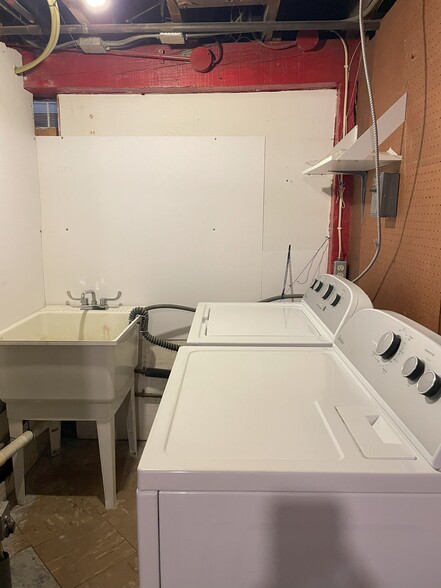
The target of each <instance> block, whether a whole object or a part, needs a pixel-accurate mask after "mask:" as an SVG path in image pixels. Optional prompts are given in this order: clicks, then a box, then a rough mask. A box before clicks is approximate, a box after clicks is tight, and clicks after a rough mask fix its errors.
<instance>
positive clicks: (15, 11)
mask: <svg viewBox="0 0 441 588" xmlns="http://www.w3.org/2000/svg"><path fill="white" fill-rule="evenodd" d="M0 8H1V9H2V10H4V11H5V12H7V13H8V14H10V15H11V16H12V17H14V18H15V19H16V20H18V22H23V18H24V19H25V20H27V21H28V22H30V23H34V22H35V20H34V18H33V17H32V14H30V13H29V12H28V11H27V10H26V9H25V8H23V6H22V5H21V4H19V3H18V2H16V1H15V0H13V1H10V2H5V1H4V0H0Z"/></svg>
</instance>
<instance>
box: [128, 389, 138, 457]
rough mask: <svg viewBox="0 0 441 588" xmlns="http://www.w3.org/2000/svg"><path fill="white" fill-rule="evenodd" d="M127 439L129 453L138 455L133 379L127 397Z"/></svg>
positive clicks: (134, 455)
mask: <svg viewBox="0 0 441 588" xmlns="http://www.w3.org/2000/svg"><path fill="white" fill-rule="evenodd" d="M127 402H128V407H127V439H128V440H129V451H130V455H132V456H133V457H136V456H137V455H138V435H137V430H136V429H137V427H136V398H135V380H134V379H133V381H132V387H131V388H130V392H129V395H128V398H127Z"/></svg>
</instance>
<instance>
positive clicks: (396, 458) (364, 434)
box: [138, 347, 431, 489]
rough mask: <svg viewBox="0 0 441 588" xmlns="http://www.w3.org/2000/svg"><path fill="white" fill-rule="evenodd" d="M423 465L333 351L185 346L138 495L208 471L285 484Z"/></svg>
mask: <svg viewBox="0 0 441 588" xmlns="http://www.w3.org/2000/svg"><path fill="white" fill-rule="evenodd" d="M342 407H343V408H342ZM344 407H352V408H351V410H350V411H345V408H344ZM354 407H361V408H359V409H354ZM344 413H345V414H344ZM348 414H349V415H352V416H350V417H349V418H348ZM354 414H356V415H357V418H353V415H354ZM363 414H364V415H365V417H366V418H365V419H363V418H362V415H363ZM342 415H343V417H344V418H343V417H342ZM357 419H358V422H357ZM379 419H380V420H379ZM370 444H371V445H372V450H370V449H369V445H370ZM391 445H393V446H394V451H391ZM417 462H418V463H417ZM421 468H423V471H431V468H430V466H429V465H428V464H427V463H426V462H424V460H422V459H421V458H417V454H416V452H415V451H414V449H413V447H412V446H411V444H409V443H408V442H407V441H406V440H405V439H404V437H403V436H402V434H401V433H400V432H398V431H397V430H395V428H394V426H393V425H392V424H391V423H390V421H389V419H388V417H387V416H386V415H385V414H383V412H382V411H381V409H380V408H379V407H378V405H377V404H376V403H375V402H374V401H373V399H372V397H370V395H369V394H368V392H367V391H366V389H365V388H364V387H363V386H362V385H361V384H360V382H359V381H358V380H357V379H356V378H355V376H354V375H353V373H352V372H351V371H350V370H349V369H348V367H347V366H346V365H345V363H344V362H343V361H342V359H341V358H340V355H339V354H338V353H337V352H335V351H334V350H333V349H329V348H323V349H319V348H314V347H311V348H295V347H293V348H289V347H284V348H277V347H260V348H259V347H255V348H250V347H239V348H216V347H199V348H196V347H193V348H191V347H186V348H181V349H180V351H179V353H178V357H177V359H176V362H175V365H174V368H173V372H172V376H171V378H170V380H169V383H168V385H167V388H166V391H165V393H164V397H163V400H162V403H161V405H160V408H159V411H158V414H157V417H156V420H155V423H154V425H153V428H152V431H151V433H150V436H149V439H148V442H147V445H146V448H145V450H144V453H143V456H142V459H141V462H140V464H139V469H138V488H140V489H152V488H153V487H154V484H158V485H159V484H160V482H158V477H157V476H158V474H161V475H162V478H163V475H165V477H166V478H167V477H168V480H167V487H168V488H169V489H170V488H172V487H173V482H172V483H171V482H170V476H176V475H178V474H179V475H181V476H182V475H183V474H185V475H186V476H190V477H191V476H192V475H193V474H201V473H202V472H205V473H214V472H216V473H217V474H221V473H222V472H224V473H240V472H242V473H244V472H245V473H250V472H253V473H255V474H259V475H260V476H262V475H265V476H267V483H268V484H269V485H270V486H271V484H275V487H277V483H276V478H275V474H279V473H283V474H287V473H290V474H299V473H305V472H310V473H311V472H313V473H317V472H321V473H323V472H332V473H348V472H358V473H373V472H377V473H379V472H381V473H385V472H400V473H403V472H406V471H413V470H415V469H416V471H420V470H421ZM161 475H160V476H159V477H160V478H161ZM151 476H153V478H154V480H155V481H154V482H152V480H153V478H151ZM170 483H171V486H170ZM159 487H160V486H159ZM267 487H268V486H266V488H267Z"/></svg>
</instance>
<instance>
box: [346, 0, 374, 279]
mask: <svg viewBox="0 0 441 588" xmlns="http://www.w3.org/2000/svg"><path fill="white" fill-rule="evenodd" d="M358 20H359V26H360V41H361V57H362V61H363V68H364V75H365V78H366V87H367V93H368V98H369V107H370V110H371V117H372V130H373V135H374V162H375V183H376V187H377V192H376V198H377V213H376V221H377V239H376V241H375V252H374V255H373V256H372V259H371V260H370V262H369V263H368V265H367V266H366V267H365V268H364V270H363V271H362V272H361V273H360V274H359V275H358V276H357V277H356V278H355V279H354V280H352V281H353V282H358V280H360V279H361V278H362V277H363V276H365V275H366V274H367V272H368V271H369V270H370V269H371V268H372V266H373V265H374V263H375V262H376V261H377V258H378V256H379V254H380V250H381V216H380V155H379V145H378V127H377V116H376V114H375V104H374V98H373V95H372V85H371V80H370V78H369V70H368V66H367V57H366V44H365V39H364V35H365V33H364V22H363V0H360V3H359V9H358Z"/></svg>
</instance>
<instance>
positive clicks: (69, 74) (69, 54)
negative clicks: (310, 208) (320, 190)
mask: <svg viewBox="0 0 441 588" xmlns="http://www.w3.org/2000/svg"><path fill="white" fill-rule="evenodd" d="M348 45H349V52H350V55H352V53H353V51H354V50H355V49H356V46H357V41H356V40H355V39H353V40H352V39H350V40H349V41H348ZM216 50H217V48H216V46H212V51H213V52H216ZM22 53H23V60H24V62H25V63H26V62H28V61H31V60H32V59H33V58H34V55H33V54H32V53H31V52H29V51H23V52H22ZM129 53H130V56H122V55H121V51H119V52H118V54H112V52H109V53H107V54H105V55H86V54H83V53H81V52H77V51H64V52H59V53H55V54H52V55H51V56H50V57H49V58H48V59H46V61H44V62H43V63H42V64H41V65H40V66H38V67H37V68H35V69H34V70H32V71H31V72H29V73H28V74H27V75H26V78H25V88H26V89H27V90H29V91H30V92H32V94H34V96H36V97H43V98H49V97H54V96H56V95H57V94H118V93H130V94H147V93H156V94H158V93H191V92H251V91H271V90H297V89H300V90H306V89H320V88H335V89H337V93H338V104H337V117H336V126H335V142H337V141H338V140H339V139H340V138H341V132H342V121H343V87H344V58H343V48H342V44H341V42H340V40H339V39H335V40H327V41H325V42H323V43H321V44H320V45H319V46H318V47H317V49H316V50H314V51H310V52H305V53H303V52H302V51H300V50H299V49H298V48H295V47H294V48H292V49H286V50H282V51H277V50H272V49H268V48H266V47H263V46H262V45H260V44H258V43H227V44H225V45H224V56H223V60H222V62H221V63H220V64H219V65H217V66H216V67H215V68H214V69H213V70H212V71H211V72H209V73H198V72H197V71H195V70H194V69H193V68H192V66H191V63H190V62H189V61H180V60H179V61H174V60H170V59H167V58H168V57H169V58H170V57H171V58H172V59H173V57H174V58H175V59H176V57H181V58H182V57H187V58H188V56H189V52H182V51H179V50H170V49H168V48H166V47H164V46H163V45H149V46H147V47H142V48H136V49H131V50H130V52H129ZM135 55H136V56H135ZM161 56H162V57H164V59H161ZM149 57H150V58H149ZM355 61H357V60H355ZM356 70H357V68H356V67H353V68H352V71H351V78H350V88H349V89H350V91H349V96H353V95H354V93H353V88H354V82H355V75H354V74H355V72H356ZM353 125H354V106H353V104H350V112H349V117H348V129H351V128H352V127H353ZM320 155H321V154H320V153H318V154H317V157H320ZM323 155H324V154H323ZM349 188H350V184H347V189H346V192H345V197H346V201H347V202H346V207H345V208H344V211H343V222H342V239H343V249H344V251H347V246H348V242H349V209H350V207H349V194H350V189H349ZM330 218H331V222H330V224H331V234H330V243H329V256H328V270H329V271H332V264H333V261H334V260H335V259H336V258H337V252H338V244H337V242H338V239H337V232H336V227H337V219H338V200H337V183H335V184H334V189H333V194H332V202H331V217H330Z"/></svg>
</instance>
